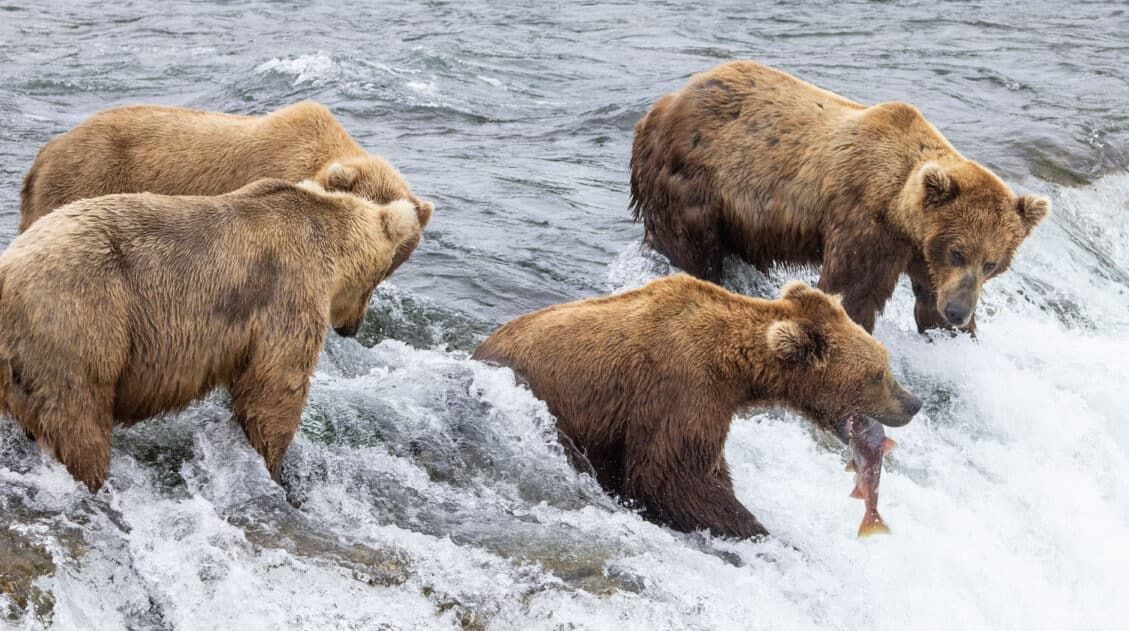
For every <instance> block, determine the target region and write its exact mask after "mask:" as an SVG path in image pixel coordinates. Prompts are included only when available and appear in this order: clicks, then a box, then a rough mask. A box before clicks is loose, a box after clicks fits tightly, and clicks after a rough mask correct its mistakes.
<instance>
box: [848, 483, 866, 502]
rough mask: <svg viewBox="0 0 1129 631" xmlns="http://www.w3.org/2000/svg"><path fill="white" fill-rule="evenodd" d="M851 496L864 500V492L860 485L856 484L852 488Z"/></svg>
mask: <svg viewBox="0 0 1129 631" xmlns="http://www.w3.org/2000/svg"><path fill="white" fill-rule="evenodd" d="M851 497H853V498H855V499H856V500H865V499H866V493H865V492H864V491H863V490H862V487H861V486H859V485H858V484H856V485H855V488H854V490H853V491H851Z"/></svg>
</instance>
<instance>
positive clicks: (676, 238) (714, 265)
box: [643, 205, 725, 283]
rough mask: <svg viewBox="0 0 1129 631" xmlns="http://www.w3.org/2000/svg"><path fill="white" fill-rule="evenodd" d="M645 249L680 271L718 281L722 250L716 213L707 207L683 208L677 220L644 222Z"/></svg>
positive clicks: (650, 220) (647, 219)
mask: <svg viewBox="0 0 1129 631" xmlns="http://www.w3.org/2000/svg"><path fill="white" fill-rule="evenodd" d="M643 227H644V232H645V240H646V243H647V245H648V246H650V247H651V248H652V249H654V250H656V251H657V252H659V253H660V254H663V255H665V256H666V257H667V258H668V259H670V262H671V263H672V264H674V265H675V266H676V267H678V268H680V269H681V270H682V271H684V272H686V273H687V274H690V275H691V276H694V277H696V278H701V279H702V280H707V281H710V282H711V283H719V282H720V281H721V272H722V264H723V261H724V258H725V249H724V247H723V244H722V240H721V235H720V226H718V222H717V217H716V213H715V212H714V210H713V209H712V208H710V207H708V206H704V205H696V206H690V207H686V208H683V209H682V211H681V212H680V213H679V214H678V215H677V217H676V218H663V219H662V220H661V221H660V220H653V219H652V218H651V217H649V216H647V217H645V218H644V222H643Z"/></svg>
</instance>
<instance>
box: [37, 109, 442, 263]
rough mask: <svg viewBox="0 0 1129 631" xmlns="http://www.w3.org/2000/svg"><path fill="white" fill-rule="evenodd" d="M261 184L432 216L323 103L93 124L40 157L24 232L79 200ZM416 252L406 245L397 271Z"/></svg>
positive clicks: (182, 112) (169, 112)
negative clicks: (404, 203)
mask: <svg viewBox="0 0 1129 631" xmlns="http://www.w3.org/2000/svg"><path fill="white" fill-rule="evenodd" d="M262 178H280V179H283V180H286V181H288V182H298V181H300V180H306V179H310V180H313V181H315V182H317V183H318V184H319V185H320V186H321V187H322V188H324V189H325V190H327V191H335V192H341V193H351V194H353V195H357V196H360V197H363V198H365V199H368V200H370V201H373V202H376V203H377V204H387V203H389V202H392V201H394V200H397V199H406V200H409V201H411V202H412V203H413V204H415V205H416V206H417V207H419V212H420V213H421V214H428V215H430V214H431V212H432V211H433V208H432V205H431V203H430V202H427V201H424V200H421V199H419V198H417V197H415V196H414V195H412V191H411V187H409V186H408V182H407V181H406V180H405V179H404V177H403V176H402V175H400V173H399V172H398V171H397V170H396V169H395V167H393V166H392V165H391V164H389V163H388V162H387V161H386V160H385V159H384V158H381V157H380V156H377V155H373V154H370V153H368V152H367V151H365V150H364V149H363V148H361V146H360V145H358V144H357V143H356V141H354V140H353V138H352V137H351V136H350V135H349V133H348V132H347V131H345V128H344V127H342V126H341V123H340V122H338V121H337V119H336V118H334V116H333V114H332V113H330V111H329V110H328V109H326V108H325V106H323V105H321V104H319V103H315V102H313V101H303V102H301V103H296V104H294V105H290V106H287V107H283V108H281V109H278V110H276V111H274V112H271V113H269V114H266V115H264V116H242V115H236V114H224V113H219V112H207V111H202V110H194V109H187V108H182V107H168V106H163V105H128V106H123V107H116V108H113V109H108V110H103V111H101V112H98V113H97V114H94V115H93V116H91V117H90V118H89V119H87V120H85V121H83V122H82V123H81V124H79V125H78V126H77V127H75V128H74V129H71V130H70V131H67V132H65V133H62V134H59V135H58V136H55V137H54V138H52V139H51V140H50V141H49V142H48V143H47V144H46V145H44V146H43V148H42V149H40V150H39V154H38V155H36V157H35V162H34V163H33V164H32V166H31V169H30V170H29V171H28V173H27V175H26V176H25V177H24V183H23V189H22V190H21V192H20V232H23V231H24V230H27V229H28V227H30V226H31V225H32V224H33V223H34V222H35V221H37V220H38V219H39V218H40V217H43V216H44V215H46V214H47V213H49V212H51V211H53V210H54V209H56V208H58V207H60V206H62V205H64V204H68V203H70V202H73V201H75V200H79V199H86V198H89V197H98V196H100V195H111V194H115V193H157V194H161V195H222V194H223V193H230V192H231V191H234V190H235V189H237V188H240V187H242V186H244V185H246V184H250V183H251V182H254V181H255V180H259V179H262ZM412 238H414V237H412ZM416 245H418V240H417V241H411V240H409V241H408V242H407V243H405V244H404V245H403V247H402V248H401V250H400V251H399V252H397V254H396V257H395V261H394V263H393V265H392V269H393V271H395V269H396V268H397V267H399V266H400V264H402V263H403V262H404V261H405V260H406V259H407V258H408V256H409V255H410V254H411V252H412V251H413V250H414V249H415V247H416Z"/></svg>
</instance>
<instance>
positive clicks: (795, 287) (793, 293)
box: [780, 280, 815, 300]
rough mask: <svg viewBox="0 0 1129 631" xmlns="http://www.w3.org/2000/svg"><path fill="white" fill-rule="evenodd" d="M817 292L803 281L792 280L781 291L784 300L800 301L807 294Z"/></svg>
mask: <svg viewBox="0 0 1129 631" xmlns="http://www.w3.org/2000/svg"><path fill="white" fill-rule="evenodd" d="M813 291H815V290H814V289H812V288H811V287H810V286H808V284H807V283H805V282H804V281H802V280H790V281H788V282H787V283H786V284H785V285H784V287H783V288H782V289H781V290H780V298H781V299H782V300H799V299H800V298H802V297H803V296H804V295H806V294H810V293H811V292H813Z"/></svg>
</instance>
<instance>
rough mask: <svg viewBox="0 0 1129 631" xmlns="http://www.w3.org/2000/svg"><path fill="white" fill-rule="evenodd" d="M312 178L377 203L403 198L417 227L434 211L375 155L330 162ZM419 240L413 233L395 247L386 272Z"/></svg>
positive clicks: (424, 222) (397, 173) (391, 167)
mask: <svg viewBox="0 0 1129 631" xmlns="http://www.w3.org/2000/svg"><path fill="white" fill-rule="evenodd" d="M314 181H315V182H317V183H318V184H320V185H321V187H322V188H324V189H325V190H327V191H332V192H339V193H349V194H352V195H356V196H358V197H362V198H364V199H367V200H370V201H372V202H375V203H377V204H387V203H390V202H393V201H395V200H398V199H406V200H408V201H409V202H411V204H412V205H413V206H414V207H415V212H416V217H417V218H418V220H419V225H420V226H421V227H422V226H426V225H427V223H428V222H429V221H431V214H432V213H433V212H434V211H435V205H434V204H432V203H431V202H429V201H425V200H423V199H420V198H418V197H416V196H415V195H412V191H411V188H410V187H409V186H408V183H407V181H406V180H405V179H404V177H403V176H402V175H400V172H399V171H397V170H396V168H395V167H393V166H392V165H391V164H389V163H388V162H387V161H386V160H384V159H383V158H380V157H378V156H372V155H369V156H357V157H353V158H346V159H342V160H336V161H333V162H330V163H329V164H327V165H325V167H324V168H322V170H321V171H319V172H318V174H317V176H316V177H315V178H314ZM419 240H420V239H419V233H416V234H415V235H414V236H409V238H408V239H407V240H406V241H405V242H404V243H402V244H401V245H400V247H399V248H397V249H396V253H395V254H394V255H393V257H392V267H391V268H390V269H389V270H388V274H389V275H391V274H392V272H394V271H396V268H398V267H400V265H402V264H403V263H404V261H406V260H408V257H409V256H411V254H412V252H413V251H415V249H416V246H417V245H419Z"/></svg>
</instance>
